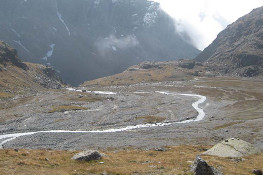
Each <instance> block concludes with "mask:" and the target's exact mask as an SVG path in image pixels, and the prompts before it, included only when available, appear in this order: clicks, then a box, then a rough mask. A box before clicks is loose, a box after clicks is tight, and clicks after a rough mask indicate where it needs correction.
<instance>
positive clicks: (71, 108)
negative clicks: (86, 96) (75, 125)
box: [48, 106, 88, 113]
mask: <svg viewBox="0 0 263 175" xmlns="http://www.w3.org/2000/svg"><path fill="white" fill-rule="evenodd" d="M77 110H88V108H86V107H82V106H53V107H52V109H51V110H50V111H48V113H54V112H65V111H77Z"/></svg>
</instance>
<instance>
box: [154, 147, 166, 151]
mask: <svg viewBox="0 0 263 175" xmlns="http://www.w3.org/2000/svg"><path fill="white" fill-rule="evenodd" d="M155 151H161V152H162V151H166V149H165V148H155Z"/></svg>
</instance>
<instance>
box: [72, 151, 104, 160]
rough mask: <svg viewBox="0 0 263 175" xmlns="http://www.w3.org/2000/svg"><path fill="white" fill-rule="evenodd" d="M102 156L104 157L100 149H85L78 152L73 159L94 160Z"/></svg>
mask: <svg viewBox="0 0 263 175" xmlns="http://www.w3.org/2000/svg"><path fill="white" fill-rule="evenodd" d="M101 158H102V156H101V154H100V153H99V152H98V151H94V150H89V151H84V152H80V153H78V154H75V155H74V156H73V157H72V158H71V159H73V160H84V161H92V160H100V159H101Z"/></svg>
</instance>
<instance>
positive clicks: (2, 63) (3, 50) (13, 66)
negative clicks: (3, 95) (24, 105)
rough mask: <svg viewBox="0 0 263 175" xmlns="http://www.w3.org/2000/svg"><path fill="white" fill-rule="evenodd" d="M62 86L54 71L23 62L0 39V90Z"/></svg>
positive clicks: (15, 91)
mask: <svg viewBox="0 0 263 175" xmlns="http://www.w3.org/2000/svg"><path fill="white" fill-rule="evenodd" d="M61 86H63V83H62V81H61V79H60V78H59V77H58V76H57V74H56V72H55V71H54V70H53V69H51V68H49V67H46V66H43V65H40V64H33V63H23V62H22V61H21V60H20V59H19V58H18V56H17V51H16V50H15V49H13V48H12V47H10V46H9V45H7V44H6V43H4V42H1V41H0V92H1V91H8V92H12V93H17V91H28V90H29V91H30V90H39V89H41V88H43V87H44V88H52V89H58V88H60V87H61Z"/></svg>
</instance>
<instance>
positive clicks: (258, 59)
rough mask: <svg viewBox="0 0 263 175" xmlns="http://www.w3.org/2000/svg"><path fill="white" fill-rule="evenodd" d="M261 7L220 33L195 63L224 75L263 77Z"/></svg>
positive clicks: (262, 18) (262, 17)
mask: <svg viewBox="0 0 263 175" xmlns="http://www.w3.org/2000/svg"><path fill="white" fill-rule="evenodd" d="M262 49H263V7H260V8H257V9H255V10H253V11H252V12H251V13H249V14H248V15H245V16H244V17H242V18H240V19H238V20H237V21H236V22H234V23H233V24H231V25H229V26H228V27H227V28H226V29H225V30H224V31H222V32H221V33H220V34H219V35H218V36H217V38H216V39H215V40H214V41H213V43H212V44H211V45H209V46H208V47H207V48H206V49H205V50H204V51H203V52H202V53H201V54H199V55H198V56H197V57H196V60H197V61H201V62H208V64H209V65H211V67H213V68H214V69H217V70H219V71H220V72H221V73H223V74H226V73H227V74H232V75H240V76H255V75H259V74H262V73H263V71H262V70H263V50H262Z"/></svg>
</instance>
